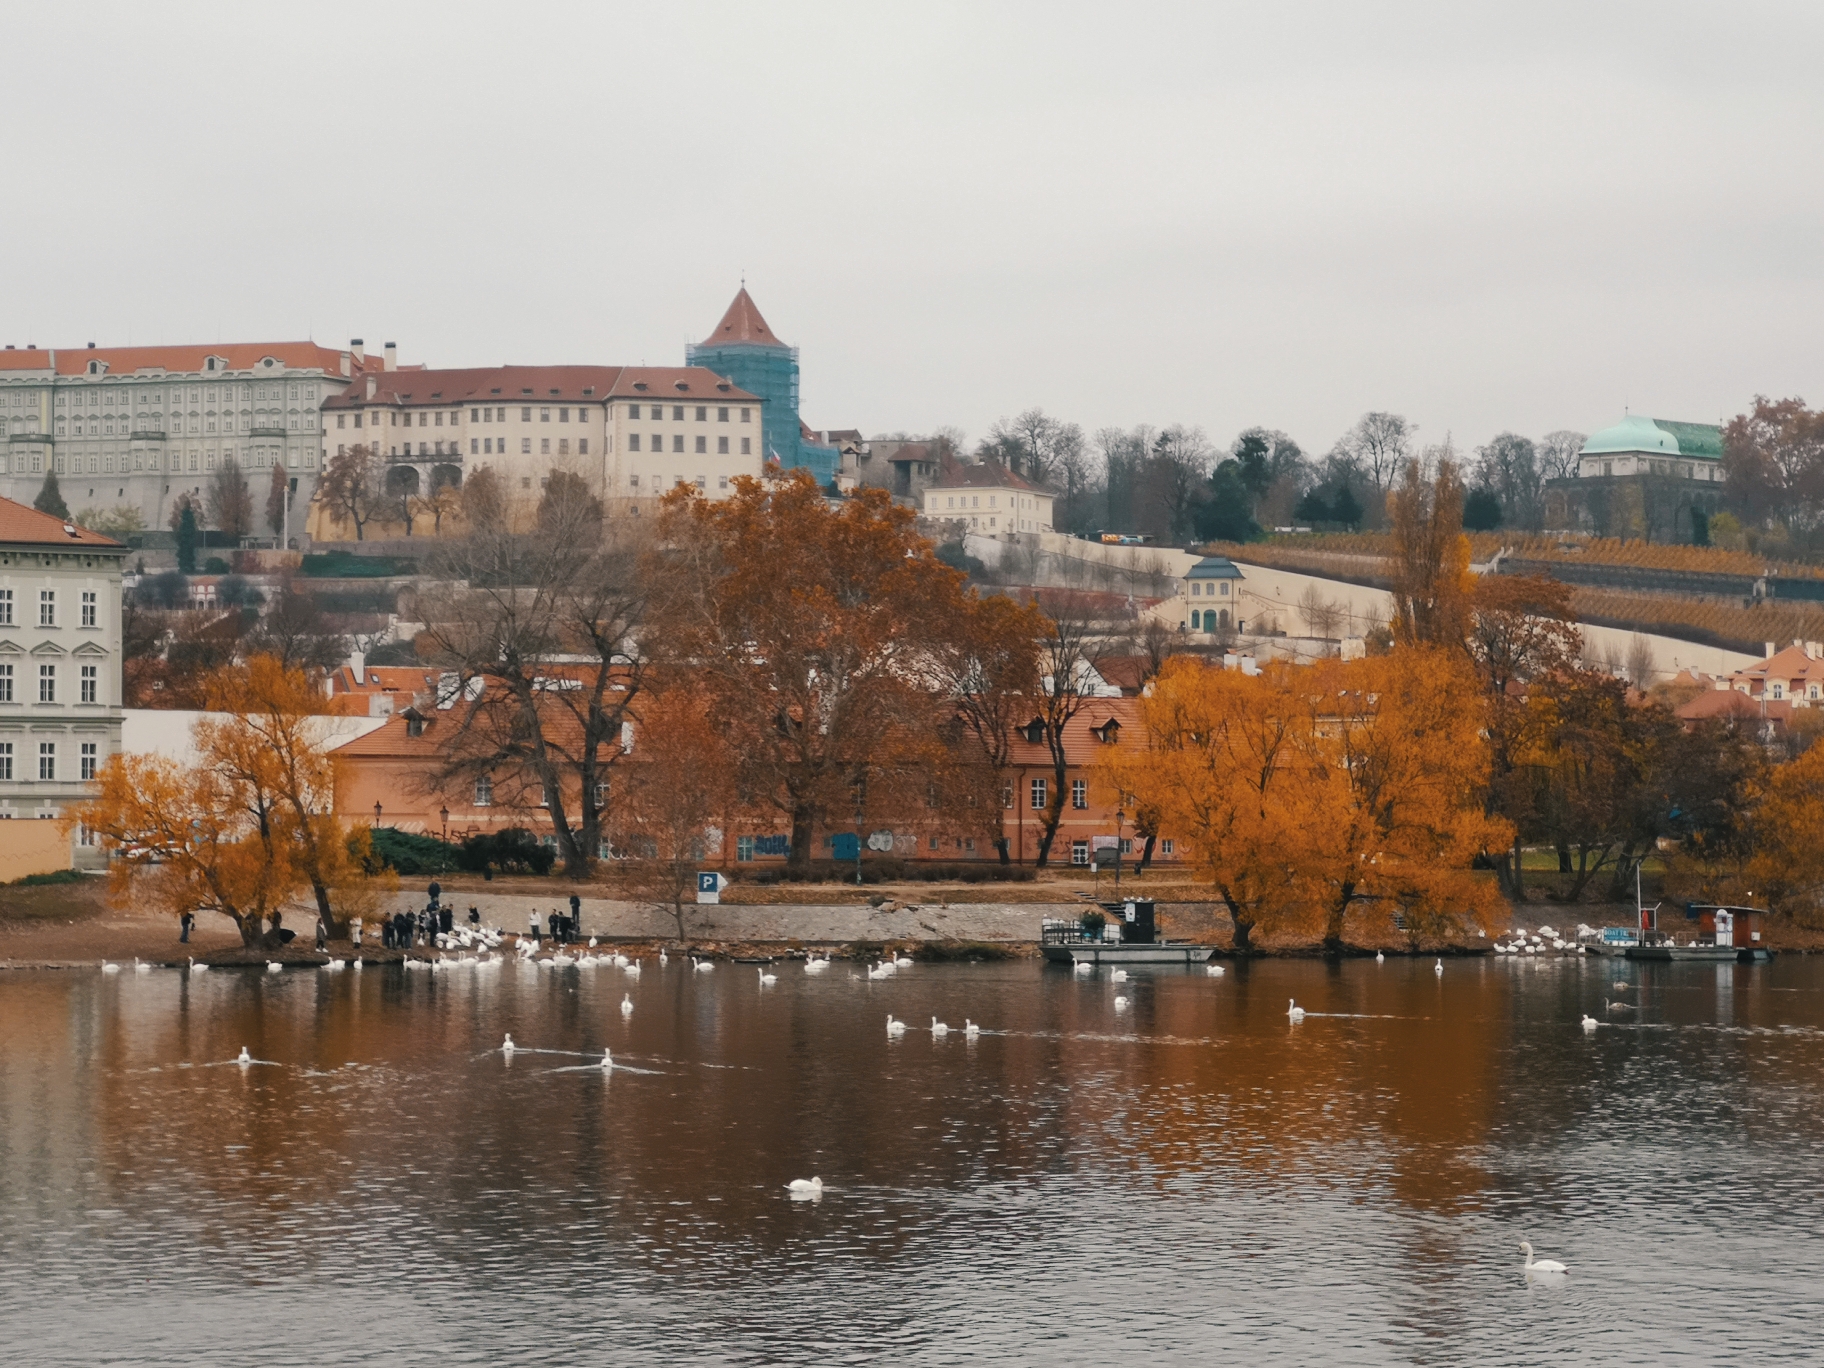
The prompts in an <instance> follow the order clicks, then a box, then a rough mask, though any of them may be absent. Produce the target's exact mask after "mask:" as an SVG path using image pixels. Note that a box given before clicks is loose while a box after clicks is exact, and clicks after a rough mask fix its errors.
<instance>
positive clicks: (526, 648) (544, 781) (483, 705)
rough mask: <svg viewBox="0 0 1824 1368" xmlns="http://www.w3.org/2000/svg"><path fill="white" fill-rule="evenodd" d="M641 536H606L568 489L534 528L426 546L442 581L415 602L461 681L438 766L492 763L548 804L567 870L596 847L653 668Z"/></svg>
mask: <svg viewBox="0 0 1824 1368" xmlns="http://www.w3.org/2000/svg"><path fill="white" fill-rule="evenodd" d="M642 550H643V547H642V545H641V544H640V543H639V541H638V540H637V539H636V533H635V531H634V530H620V531H619V532H618V534H611V535H608V536H606V537H604V536H603V534H602V530H601V524H600V523H599V522H597V521H595V520H593V519H592V518H591V517H590V509H589V508H588V507H587V506H584V505H579V504H576V503H573V502H564V503H562V504H557V505H554V506H553V507H552V508H551V509H550V510H549V512H548V516H547V520H546V521H545V523H544V525H543V526H542V527H540V528H539V529H538V530H536V531H533V532H527V533H525V534H515V533H513V532H511V531H509V530H507V529H506V528H505V527H504V526H503V525H502V524H500V523H496V524H495V525H493V526H492V527H488V526H482V527H478V528H476V529H474V530H472V531H471V532H470V533H469V534H468V535H467V536H466V537H464V538H462V539H460V540H452V541H450V542H447V543H444V544H443V545H441V546H440V547H439V549H438V551H437V552H436V553H434V554H433V556H432V558H431V565H432V573H433V574H434V575H435V576H436V577H437V578H438V579H439V580H441V581H443V584H442V586H441V587H440V588H439V589H438V590H436V591H434V592H432V593H430V594H427V595H426V596H425V600H424V606H423V608H422V609H421V611H422V612H423V613H424V614H425V619H426V628H425V632H424V635H423V637H421V638H420V640H421V642H422V643H423V653H426V654H428V655H429V657H430V659H431V660H432V661H433V662H434V663H436V664H439V665H442V666H443V667H444V668H445V669H448V670H452V671H455V672H457V673H458V675H459V678H460V681H461V683H462V686H463V693H462V698H461V701H460V702H459V703H458V704H457V705H456V706H455V707H453V708H451V709H450V710H449V711H450V712H451V714H452V721H453V723H454V726H455V731H456V735H455V737H454V738H453V740H452V741H451V742H450V743H449V744H448V745H447V746H446V747H445V748H444V754H445V756H446V757H447V758H446V760H445V761H444V763H443V765H442V767H441V769H440V770H439V771H438V772H437V773H436V775H435V777H434V780H435V782H436V783H439V784H441V783H445V782H448V781H450V780H453V779H468V780H471V781H472V780H473V779H475V778H477V777H479V776H482V775H487V776H489V778H490V779H491V780H492V782H493V784H494V786H495V793H496V794H497V795H501V796H503V797H507V798H508V799H509V800H511V799H512V798H514V797H515V796H517V798H518V799H519V801H520V802H521V804H522V805H523V806H527V807H538V808H540V809H542V810H544V811H545V812H546V813H547V814H548V816H549V818H550V821H551V825H552V828H553V830H554V832H555V834H556V837H557V844H558V850H559V852H560V853H561V854H562V856H563V860H564V868H565V870H566V872H568V873H569V874H570V876H571V877H572V878H581V877H583V876H585V875H586V874H587V873H588V872H589V870H590V868H591V867H592V866H593V864H594V861H595V859H596V856H597V854H598V852H599V850H600V847H601V838H602V809H603V806H604V800H605V798H606V796H607V778H608V772H609V770H610V768H611V767H612V766H613V765H614V763H615V762H616V761H617V760H618V759H619V757H620V755H621V753H622V751H621V729H622V724H623V723H625V722H627V721H629V720H630V718H631V714H630V712H629V709H630V707H631V706H632V705H633V703H634V701H635V700H636V699H637V698H638V697H639V695H640V691H641V689H642V687H643V684H644V680H645V659H644V656H643V654H642V652H641V651H640V649H639V647H638V645H637V643H636V641H635V639H634V637H635V633H636V631H637V630H638V628H639V627H640V625H641V623H642V622H643V621H644V618H645V612H646V586H645V583H644V580H643V578H642V575H641V569H640V553H641V551H642Z"/></svg>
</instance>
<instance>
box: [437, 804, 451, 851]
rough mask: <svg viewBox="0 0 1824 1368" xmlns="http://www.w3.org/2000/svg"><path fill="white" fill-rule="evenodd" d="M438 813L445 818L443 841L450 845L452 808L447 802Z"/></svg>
mask: <svg viewBox="0 0 1824 1368" xmlns="http://www.w3.org/2000/svg"><path fill="white" fill-rule="evenodd" d="M437 815H438V816H440V817H442V818H443V843H444V844H445V845H448V844H449V843H450V809H449V807H448V805H447V804H446V805H445V806H444V808H443V810H442V811H441V812H439V813H438V814H437Z"/></svg>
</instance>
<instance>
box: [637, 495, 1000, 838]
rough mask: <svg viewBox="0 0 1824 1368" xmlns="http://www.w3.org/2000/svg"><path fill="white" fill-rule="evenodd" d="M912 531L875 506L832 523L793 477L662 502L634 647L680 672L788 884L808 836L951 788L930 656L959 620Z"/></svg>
mask: <svg viewBox="0 0 1824 1368" xmlns="http://www.w3.org/2000/svg"><path fill="white" fill-rule="evenodd" d="M915 521H916V520H915V516H914V514H913V513H912V511H911V510H910V509H907V508H904V507H901V506H900V505H897V504H895V503H894V502H893V500H892V498H891V496H890V495H888V494H887V493H886V491H884V490H879V489H863V490H860V491H858V492H857V493H856V494H855V495H854V496H853V497H852V498H849V499H845V500H844V501H843V502H842V504H841V506H840V507H833V506H832V505H831V504H830V502H829V501H828V500H827V499H826V498H825V497H824V493H823V490H822V489H821V488H819V487H818V485H817V484H816V482H815V481H813V480H812V479H811V478H810V476H809V475H808V474H806V473H804V472H802V471H799V472H794V473H793V475H791V476H790V477H789V478H786V479H776V480H766V481H761V480H755V479H749V478H746V477H743V478H740V479H737V480H736V481H735V482H734V490H733V493H732V494H731V495H730V497H728V498H726V499H718V500H715V501H710V500H707V499H704V498H702V497H701V496H699V495H697V494H696V492H695V491H694V490H692V489H690V488H688V487H685V488H683V489H681V490H678V491H674V492H673V493H672V494H670V495H668V496H667V498H666V501H665V510H664V518H663V523H662V527H661V534H662V538H663V543H664V544H663V546H662V548H661V549H660V550H659V551H658V552H656V553H655V562H654V565H653V567H652V578H653V584H654V592H655V594H656V595H657V596H658V598H659V604H658V613H657V619H656V622H655V623H654V628H653V630H652V631H651V632H649V633H648V634H647V636H646V638H645V641H646V643H647V645H648V648H649V649H651V650H652V651H653V652H654V653H655V654H657V655H662V656H663V657H664V660H665V661H666V662H669V663H675V664H676V665H677V666H679V667H681V668H684V669H687V670H688V671H689V672H690V675H691V679H692V682H693V684H694V685H695V686H696V687H697V688H698V689H699V690H701V692H702V694H703V696H704V698H705V700H706V706H707V707H708V709H709V711H710V715H711V716H712V717H713V718H714V719H715V724H716V726H717V728H718V729H719V730H720V731H721V733H722V735H723V736H724V737H725V738H726V739H727V741H728V743H729V749H730V752H731V753H732V755H733V756H734V757H735V773H734V778H735V779H736V781H737V782H738V783H739V784H740V786H741V788H742V789H743V790H744V791H745V792H746V793H747V794H748V795H749V797H750V801H751V805H752V806H753V807H756V808H761V809H766V808H770V809H772V811H773V812H774V813H775V814H776V815H777V816H778V817H779V818H780V819H782V820H783V822H784V823H785V824H787V825H788V826H789V828H790V830H791V847H790V855H789V857H788V867H789V868H791V869H792V870H793V871H794V872H795V873H802V872H803V871H804V870H805V869H806V868H807V867H808V865H809V863H810V860H811V853H812V845H811V843H812V836H813V832H814V831H816V829H817V828H819V827H823V828H825V829H826V830H827V829H828V828H830V827H831V826H833V825H837V824H840V825H841V826H842V827H843V828H844V829H851V827H852V824H853V825H855V826H861V825H865V824H866V823H867V821H868V820H869V815H870V814H874V815H875V820H880V818H881V817H882V816H885V815H897V814H901V813H904V812H907V811H912V810H916V809H917V808H918V807H919V805H921V804H924V803H926V802H927V799H928V797H929V796H930V795H932V794H933V793H936V794H938V795H939V796H940V800H941V795H943V794H945V793H948V792H952V791H955V790H956V788H957V786H956V785H955V784H954V783H953V782H950V781H951V778H952V775H951V771H952V770H953V768H954V763H955V754H954V750H953V748H952V747H951V745H950V744H949V741H948V739H947V736H948V733H949V731H950V723H951V721H952V711H953V710H952V709H951V708H950V706H949V704H948V702H947V700H946V699H945V697H944V695H943V691H942V690H941V688H939V687H936V682H937V681H936V678H935V677H936V675H937V673H938V671H937V670H936V669H935V668H934V666H933V664H932V661H931V648H932V643H934V642H935V641H937V640H939V639H941V637H942V636H943V634H944V632H945V631H947V630H948V629H949V626H950V624H952V623H953V622H955V621H956V620H957V618H958V616H959V615H960V614H961V612H962V610H963V605H964V602H965V591H964V588H963V580H964V577H963V575H962V573H961V572H960V571H956V570H952V569H951V568H950V567H949V566H947V565H945V564H943V562H941V561H939V560H938V559H937V556H936V554H935V553H934V550H933V548H932V546H931V543H930V542H928V541H926V540H925V539H924V538H923V537H921V536H919V535H918V532H917V528H916V526H915ZM931 811H933V812H934V813H935V812H937V811H938V809H931Z"/></svg>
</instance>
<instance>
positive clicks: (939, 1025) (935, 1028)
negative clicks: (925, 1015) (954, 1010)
mask: <svg viewBox="0 0 1824 1368" xmlns="http://www.w3.org/2000/svg"><path fill="white" fill-rule="evenodd" d="M931 1034H932V1035H934V1036H947V1035H949V1034H950V1028H949V1027H948V1026H946V1025H944V1023H943V1022H941V1021H939V1020H938V1019H937V1018H936V1017H932V1018H931Z"/></svg>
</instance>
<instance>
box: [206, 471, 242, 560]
mask: <svg viewBox="0 0 1824 1368" xmlns="http://www.w3.org/2000/svg"><path fill="white" fill-rule="evenodd" d="M207 497H208V501H209V521H210V522H212V523H214V524H215V525H216V527H218V528H219V529H220V530H221V531H222V533H223V534H224V535H225V536H227V537H228V538H230V539H231V540H233V541H237V542H238V541H239V540H240V539H241V538H242V537H244V536H246V535H247V534H248V533H249V532H251V531H252V530H253V491H252V490H251V489H250V488H248V485H247V476H246V474H245V473H244V472H243V471H242V470H241V467H240V463H239V462H238V461H236V460H235V459H234V458H233V457H232V456H230V457H229V458H228V459H227V460H225V461H223V462H222V465H221V469H219V470H217V471H216V472H215V475H214V477H213V478H212V479H211V480H210V481H209V493H208V496H207Z"/></svg>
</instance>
